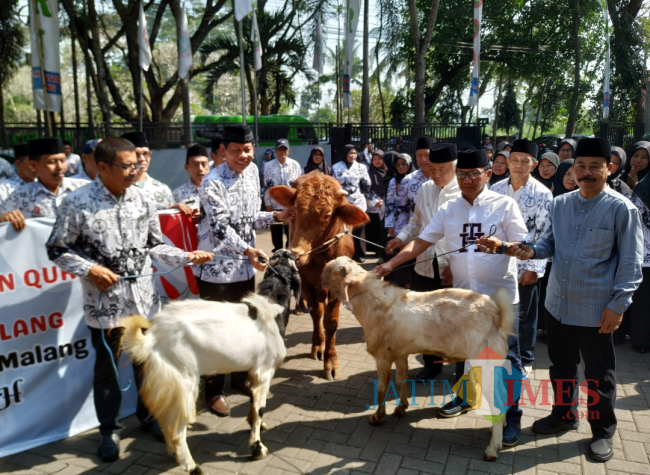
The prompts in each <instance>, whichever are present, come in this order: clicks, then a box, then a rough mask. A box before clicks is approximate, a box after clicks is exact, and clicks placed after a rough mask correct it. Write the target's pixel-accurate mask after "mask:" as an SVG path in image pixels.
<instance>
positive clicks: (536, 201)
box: [490, 177, 553, 279]
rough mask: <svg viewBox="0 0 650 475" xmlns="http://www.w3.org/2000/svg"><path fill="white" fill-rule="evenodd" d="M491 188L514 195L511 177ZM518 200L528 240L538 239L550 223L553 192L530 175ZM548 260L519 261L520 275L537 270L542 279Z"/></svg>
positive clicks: (504, 193)
mask: <svg viewBox="0 0 650 475" xmlns="http://www.w3.org/2000/svg"><path fill="white" fill-rule="evenodd" d="M490 189H491V190H492V191H494V192H495V193H499V194H500V195H505V196H510V197H511V198H512V197H513V196H512V195H511V194H510V193H509V190H511V187H510V178H508V179H506V180H501V181H499V182H497V183H495V184H494V185H492V188H490ZM517 191H519V190H517ZM516 200H517V205H519V211H521V214H522V216H523V217H524V221H525V222H526V228H527V229H528V235H527V236H526V241H529V242H533V241H537V240H538V239H539V238H540V237H541V236H542V233H543V232H544V230H545V229H546V226H548V224H549V220H548V219H549V218H548V207H549V205H550V204H551V201H553V193H551V191H550V190H549V189H548V188H546V187H545V186H544V185H543V184H542V183H540V182H539V181H537V180H536V179H535V178H533V177H529V178H528V181H527V182H526V184H525V185H524V186H523V187H521V194H519V197H518V198H516ZM547 262H548V260H547V259H530V260H527V261H517V270H518V273H519V277H521V276H522V274H523V273H524V272H525V271H527V270H530V271H533V272H535V273H536V274H537V277H538V278H540V279H541V278H542V277H544V273H545V272H546V264H547Z"/></svg>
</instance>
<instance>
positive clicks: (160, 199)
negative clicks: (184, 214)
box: [135, 175, 174, 209]
mask: <svg viewBox="0 0 650 475" xmlns="http://www.w3.org/2000/svg"><path fill="white" fill-rule="evenodd" d="M135 186H137V187H138V188H140V189H141V190H142V191H144V192H145V193H146V194H147V195H149V197H150V199H152V200H153V202H154V203H155V204H156V207H157V208H158V209H169V207H170V206H173V205H174V198H173V197H172V190H170V189H169V187H168V186H167V185H165V184H164V183H163V182H161V181H158V180H156V179H154V178H151V177H150V176H149V175H147V179H146V180H145V181H141V182H139V183H135Z"/></svg>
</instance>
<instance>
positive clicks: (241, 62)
mask: <svg viewBox="0 0 650 475" xmlns="http://www.w3.org/2000/svg"><path fill="white" fill-rule="evenodd" d="M243 21H244V19H243V18H242V20H241V21H240V22H239V72H240V76H241V120H242V124H244V125H246V90H245V89H244V40H243V39H242V38H243V35H242V23H243Z"/></svg>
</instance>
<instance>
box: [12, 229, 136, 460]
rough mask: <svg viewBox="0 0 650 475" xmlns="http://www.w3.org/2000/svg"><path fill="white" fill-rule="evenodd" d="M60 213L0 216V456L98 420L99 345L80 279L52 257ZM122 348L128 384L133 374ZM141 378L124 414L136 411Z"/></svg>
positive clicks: (63, 435) (126, 395)
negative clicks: (19, 225)
mask: <svg viewBox="0 0 650 475" xmlns="http://www.w3.org/2000/svg"><path fill="white" fill-rule="evenodd" d="M53 224H54V219H48V218H36V219H28V220H27V227H26V228H25V229H23V230H22V231H21V232H19V233H17V232H16V231H14V228H13V226H11V225H10V224H8V223H3V224H0V302H2V304H1V307H0V421H1V425H0V427H2V430H0V457H4V456H7V455H10V454H14V453H17V452H22V451H24V450H28V449H31V448H33V447H37V446H39V445H43V444H47V443H50V442H54V441H56V440H60V439H63V438H66V437H71V436H73V435H75V434H79V433H81V432H85V431H87V430H90V429H92V428H95V427H97V426H99V422H98V421H97V416H96V415H95V406H94V403H93V392H92V387H93V365H94V364H95V350H94V349H93V346H92V343H91V339H90V331H89V330H88V327H87V326H86V324H85V322H84V318H83V309H82V306H81V305H79V302H81V301H82V294H81V285H80V283H79V280H78V279H77V278H75V277H74V276H72V275H71V274H68V273H65V272H62V271H61V269H59V268H58V267H56V266H55V265H54V263H52V261H50V260H49V259H48V257H47V253H46V250H45V243H46V241H47V239H48V238H49V237H50V233H51V232H52V225H53ZM127 361H128V358H127V356H126V355H122V360H121V361H120V365H119V367H120V378H121V380H122V384H123V385H126V384H128V381H129V380H132V381H133V371H132V369H131V365H130V364H127ZM135 403H136V393H135V381H134V382H133V384H132V385H131V388H130V389H129V391H127V392H126V393H124V395H123V399H122V410H121V417H126V416H128V415H130V414H133V413H134V412H135Z"/></svg>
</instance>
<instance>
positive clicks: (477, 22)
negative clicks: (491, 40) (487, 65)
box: [467, 0, 483, 117]
mask: <svg viewBox="0 0 650 475" xmlns="http://www.w3.org/2000/svg"><path fill="white" fill-rule="evenodd" d="M482 17H483V0H474V68H473V69H472V87H471V88H470V90H469V101H467V105H468V106H470V107H474V106H475V105H477V104H478V79H479V74H480V71H479V66H480V63H481V21H482ZM478 116H479V112H478V111H477V113H476V117H478Z"/></svg>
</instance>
